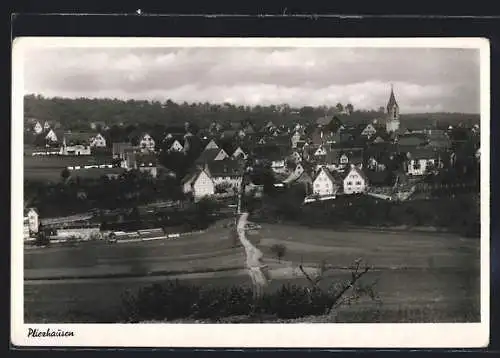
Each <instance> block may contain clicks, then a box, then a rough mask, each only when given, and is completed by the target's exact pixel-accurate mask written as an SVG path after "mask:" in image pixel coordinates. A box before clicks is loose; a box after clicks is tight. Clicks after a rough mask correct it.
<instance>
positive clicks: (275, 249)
mask: <svg viewBox="0 0 500 358" xmlns="http://www.w3.org/2000/svg"><path fill="white" fill-rule="evenodd" d="M270 250H271V252H272V253H273V254H274V255H275V256H276V258H277V259H278V261H281V259H282V258H283V257H284V256H285V254H286V246H285V245H283V244H274V245H273V246H271V249H270Z"/></svg>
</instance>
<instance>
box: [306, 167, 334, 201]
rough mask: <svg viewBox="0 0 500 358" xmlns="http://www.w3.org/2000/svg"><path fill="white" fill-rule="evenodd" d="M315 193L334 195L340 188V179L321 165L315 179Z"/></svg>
mask: <svg viewBox="0 0 500 358" xmlns="http://www.w3.org/2000/svg"><path fill="white" fill-rule="evenodd" d="M312 184H313V188H312V189H313V190H312V191H313V193H314V194H316V195H319V196H326V195H334V194H336V193H337V191H338V190H339V188H340V185H339V184H338V180H337V179H336V178H335V177H334V176H333V175H332V173H331V172H330V171H329V170H328V169H327V168H325V167H321V168H320V169H319V171H318V174H317V175H316V178H314V180H313V183H312Z"/></svg>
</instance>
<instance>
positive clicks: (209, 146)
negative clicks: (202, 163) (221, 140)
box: [205, 139, 220, 150]
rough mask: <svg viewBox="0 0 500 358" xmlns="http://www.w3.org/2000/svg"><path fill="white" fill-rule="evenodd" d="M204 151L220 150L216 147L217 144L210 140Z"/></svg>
mask: <svg viewBox="0 0 500 358" xmlns="http://www.w3.org/2000/svg"><path fill="white" fill-rule="evenodd" d="M206 149H220V148H219V146H218V145H217V143H215V141H214V140H213V139H212V140H211V141H210V142H208V144H207V145H206V147H205V150H206Z"/></svg>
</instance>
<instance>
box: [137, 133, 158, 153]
mask: <svg viewBox="0 0 500 358" xmlns="http://www.w3.org/2000/svg"><path fill="white" fill-rule="evenodd" d="M139 148H140V149H141V151H142V152H154V151H155V140H154V139H153V137H151V136H150V135H149V134H148V133H144V134H143V135H142V137H141V139H140V141H139Z"/></svg>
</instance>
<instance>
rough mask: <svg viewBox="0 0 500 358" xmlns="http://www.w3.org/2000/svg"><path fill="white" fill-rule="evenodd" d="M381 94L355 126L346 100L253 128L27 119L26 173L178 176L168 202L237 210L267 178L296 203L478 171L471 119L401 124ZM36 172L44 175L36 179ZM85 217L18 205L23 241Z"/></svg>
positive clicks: (404, 187)
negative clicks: (310, 116)
mask: <svg viewBox="0 0 500 358" xmlns="http://www.w3.org/2000/svg"><path fill="white" fill-rule="evenodd" d="M388 92H389V94H388V101H387V103H386V105H385V107H384V108H383V109H384V113H379V115H378V116H376V117H374V118H372V119H371V120H368V121H364V122H363V123H354V124H353V123H349V118H350V115H351V113H352V111H353V109H352V106H350V105H347V106H345V108H339V111H338V113H337V114H333V115H325V116H322V117H320V118H317V119H316V120H315V121H313V122H312V123H300V121H297V122H291V123H286V124H275V123H273V122H272V121H269V122H267V123H265V124H264V125H262V126H260V127H257V126H256V125H255V124H254V123H252V122H251V121H243V122H239V123H231V124H230V125H223V124H221V123H217V122H216V121H214V122H212V123H211V125H210V126H209V127H207V128H196V126H193V125H192V124H191V123H189V122H186V123H185V125H184V126H179V127H166V129H165V131H164V132H163V133H158V132H157V131H154V132H144V131H142V132H139V131H135V132H132V133H130V134H129V135H128V136H127V137H123V138H116V137H117V136H116V135H114V136H113V135H112V134H111V131H112V128H110V127H109V126H108V125H107V124H106V123H102V122H101V123H95V122H91V123H90V124H89V129H88V130H87V131H71V130H65V129H64V128H62V127H61V126H60V124H58V123H57V121H56V120H55V121H53V123H51V122H50V121H45V122H44V123H41V122H40V121H38V120H36V119H35V118H30V119H29V120H28V121H27V123H26V128H25V157H24V158H25V175H26V176H27V177H25V180H31V179H33V180H38V179H41V178H45V176H44V175H45V174H46V173H47V172H48V171H50V173H49V176H52V178H54V177H55V178H62V179H63V180H65V181H71V180H75V178H78V177H82V178H94V179H98V178H103V177H106V178H108V179H110V180H113V179H118V178H120V177H121V176H123V175H125V174H126V173H127V172H130V171H137V172H139V173H142V174H143V175H147V176H150V177H151V178H152V179H153V180H162V178H168V179H169V180H171V181H172V182H173V183H176V184H175V185H176V186H177V188H178V190H179V192H181V193H182V194H179V198H180V200H170V201H169V203H168V204H165V203H164V205H167V206H169V207H171V206H175V205H177V206H179V205H181V204H179V203H180V202H181V201H189V202H194V203H196V202H199V201H201V200H203V199H207V198H214V199H217V200H218V199H221V200H225V201H224V202H225V203H228V205H229V207H230V208H235V210H240V206H241V200H238V199H241V197H240V194H241V193H243V194H244V195H252V196H254V197H261V196H262V195H263V192H264V187H265V186H266V185H268V184H269V185H271V186H272V187H273V188H274V190H277V191H282V192H285V193H286V191H287V190H289V189H290V188H297V187H300V188H301V192H302V193H303V198H302V205H308V204H310V203H313V202H316V201H335V200H337V199H338V198H339V197H341V196H352V197H359V196H370V197H373V198H376V199H377V200H384V201H385V200H387V201H406V200H413V199H416V198H419V199H421V198H425V196H426V194H425V193H426V190H425V188H437V187H438V186H441V187H443V183H442V181H440V180H439V179H438V178H441V177H443V173H446V172H449V171H450V170H453V171H454V173H460V175H462V176H463V175H467V174H468V173H472V174H471V175H472V177H473V178H474V179H477V178H476V175H478V173H479V170H478V168H479V162H480V145H479V137H480V132H479V125H478V124H477V123H475V124H473V125H464V123H456V124H455V125H448V126H446V127H444V128H443V125H440V124H439V123H437V122H436V123H430V124H428V125H425V126H422V125H420V126H419V125H415V124H414V123H410V122H405V121H404V120H402V119H401V115H400V107H399V104H398V101H397V96H396V93H395V90H394V89H393V88H392V86H391V88H390V91H388ZM402 111H404V109H402ZM117 139H118V140H117ZM45 163H49V164H45ZM31 167H32V168H34V169H32V168H31ZM37 173H44V174H42V175H41V176H40V177H38V178H37V177H36V176H37V175H38V174H37ZM30 176H33V177H30ZM429 178H431V179H429ZM432 178H435V179H432ZM77 180H78V179H77ZM470 183H472V184H470ZM471 185H472V186H473V187H474V186H475V185H476V186H477V185H478V184H477V180H472V181H469V182H468V181H464V180H462V179H457V180H455V182H452V181H450V180H448V181H447V182H446V184H445V186H446V187H448V186H450V187H451V186H463V187H465V186H471ZM427 191H428V190H427ZM82 195H85V193H82ZM226 208H227V206H226ZM115 209H120V208H115ZM76 214H78V213H76ZM91 218H92V215H89V213H88V212H87V213H81V215H80V216H78V215H72V216H67V218H66V219H64V218H59V219H54V218H48V217H43V215H40V213H39V210H38V208H36V207H29V206H27V204H26V203H25V229H24V232H25V240H28V241H29V240H34V237H36V235H37V234H38V231H39V225H40V223H44V222H45V224H49V226H50V227H54V228H58V227H59V228H62V227H68V225H69V226H71V227H73V228H74V227H78V226H79V225H80V226H81V225H83V226H85V227H88V226H92V225H91V224H89V220H90V221H91ZM57 222H59V223H60V225H59V226H58V224H54V223H57ZM83 223H84V224H83ZM92 227H93V228H92V229H91V230H90V229H89V230H90V231H88V232H91V233H92V235H97V236H98V235H99V231H100V230H99V229H98V227H99V225H97V226H96V225H93V226H92ZM86 235H87V234H86ZM86 237H88V235H87V236H86Z"/></svg>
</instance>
